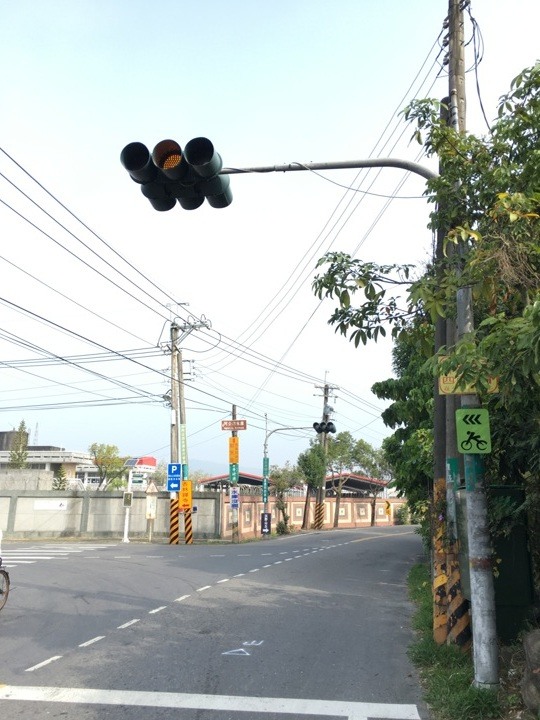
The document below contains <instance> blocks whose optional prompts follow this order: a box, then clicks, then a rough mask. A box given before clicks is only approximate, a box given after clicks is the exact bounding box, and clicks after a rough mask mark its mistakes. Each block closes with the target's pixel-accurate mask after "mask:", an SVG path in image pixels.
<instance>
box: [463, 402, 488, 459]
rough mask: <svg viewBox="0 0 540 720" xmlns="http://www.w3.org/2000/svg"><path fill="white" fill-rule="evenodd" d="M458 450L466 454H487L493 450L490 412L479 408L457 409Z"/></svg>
mask: <svg viewBox="0 0 540 720" xmlns="http://www.w3.org/2000/svg"><path fill="white" fill-rule="evenodd" d="M456 434H457V444H458V451H459V452H460V453H463V454H466V455H486V454H487V453H490V452H491V432H490V429H489V413H488V411H487V410H481V409H479V408H462V409H461V410H456Z"/></svg>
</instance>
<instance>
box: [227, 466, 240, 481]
mask: <svg viewBox="0 0 540 720" xmlns="http://www.w3.org/2000/svg"><path fill="white" fill-rule="evenodd" d="M238 477H239V472H238V463H231V464H230V465H229V482H230V483H231V485H236V483H237V482H238Z"/></svg>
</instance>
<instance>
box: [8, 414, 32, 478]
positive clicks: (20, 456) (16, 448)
mask: <svg viewBox="0 0 540 720" xmlns="http://www.w3.org/2000/svg"><path fill="white" fill-rule="evenodd" d="M27 460H28V429H27V427H26V423H25V422H24V420H21V422H20V423H19V427H18V428H17V431H16V433H15V439H14V441H13V443H12V445H11V449H10V451H9V467H10V468H13V469H14V470H23V469H24V468H26V467H28V463H27Z"/></svg>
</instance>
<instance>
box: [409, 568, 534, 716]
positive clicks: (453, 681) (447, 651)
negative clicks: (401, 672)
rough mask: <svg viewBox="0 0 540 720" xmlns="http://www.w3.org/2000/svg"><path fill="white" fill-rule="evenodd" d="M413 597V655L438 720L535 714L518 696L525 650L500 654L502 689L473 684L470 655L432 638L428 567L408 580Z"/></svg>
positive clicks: (410, 653) (411, 653)
mask: <svg viewBox="0 0 540 720" xmlns="http://www.w3.org/2000/svg"><path fill="white" fill-rule="evenodd" d="M408 586H409V595H410V598H411V600H412V601H413V603H414V604H415V605H416V612H415V613H414V617H413V627H414V629H415V631H416V634H417V636H416V641H415V642H414V643H413V644H412V645H411V646H410V648H409V657H410V658H411V660H412V662H413V663H414V664H415V665H416V667H417V668H418V671H419V673H420V677H421V680H422V685H423V688H424V700H425V701H426V703H427V704H428V706H429V708H430V711H431V715H432V717H433V720H492V719H493V718H497V719H498V720H500V719H503V720H511V719H516V720H517V718H521V719H522V720H528V718H533V717H534V716H533V715H532V714H530V713H528V711H527V710H525V709H524V708H523V705H522V703H521V697H520V694H519V676H520V673H519V668H518V669H517V670H516V658H517V657H518V656H519V652H520V648H519V647H517V646H516V648H514V649H512V648H504V653H501V689H500V690H499V691H494V690H485V689H479V688H475V687H473V686H472V681H473V679H474V668H473V661H472V656H471V654H470V653H463V652H462V651H461V650H459V649H458V648H457V647H455V646H451V645H437V644H436V643H435V641H434V640H433V630H432V624H433V605H432V593H431V582H430V577H429V568H428V567H427V565H424V564H420V565H415V566H414V567H413V568H412V569H411V572H410V573H409V578H408Z"/></svg>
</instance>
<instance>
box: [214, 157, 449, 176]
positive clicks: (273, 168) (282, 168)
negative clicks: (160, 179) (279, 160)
mask: <svg viewBox="0 0 540 720" xmlns="http://www.w3.org/2000/svg"><path fill="white" fill-rule="evenodd" d="M372 167H374V168H384V167H393V168H398V169H401V170H408V171H409V172H412V173H414V174H415V175H420V176H421V177H423V178H425V179H426V180H432V179H433V178H436V177H438V174H437V173H436V172H434V171H433V170H430V169H429V168H427V167H424V166H423V165H419V164H418V163H415V162H411V161H410V160H400V159H399V158H369V159H367V160H342V161H337V162H316V163H314V162H309V163H298V162H294V163H287V164H285V165H262V166H259V167H252V168H222V170H221V172H220V175H239V174H241V173H271V172H295V171H300V170H349V169H358V168H372Z"/></svg>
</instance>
